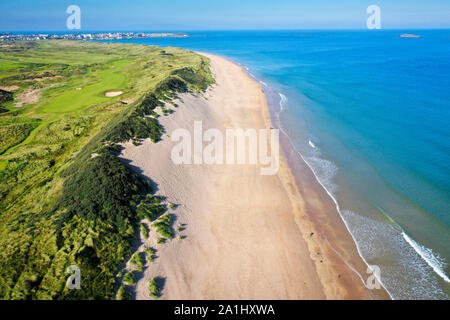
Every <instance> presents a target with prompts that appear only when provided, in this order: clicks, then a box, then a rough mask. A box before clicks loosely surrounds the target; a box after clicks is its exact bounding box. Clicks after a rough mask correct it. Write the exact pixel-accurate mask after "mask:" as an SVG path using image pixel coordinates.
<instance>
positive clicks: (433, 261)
mask: <svg viewBox="0 0 450 320" xmlns="http://www.w3.org/2000/svg"><path fill="white" fill-rule="evenodd" d="M402 236H403V238H405V240H406V242H408V243H409V245H410V246H411V247H413V248H414V250H416V252H417V253H418V254H419V256H420V257H421V258H422V259H423V260H425V262H426V263H427V264H428V265H429V266H430V267H431V268H433V270H434V272H436V273H437V274H438V275H439V276H440V277H441V278H442V279H444V280H445V281H446V282H450V279H449V278H448V276H447V275H446V274H445V271H444V269H445V265H446V264H445V261H444V260H443V259H442V258H441V257H440V256H439V255H438V254H437V253H434V252H433V250H431V249H430V248H427V247H425V246H423V245H421V244H419V243H417V242H416V241H415V240H414V239H412V238H411V237H410V236H408V235H407V234H406V233H405V232H402Z"/></svg>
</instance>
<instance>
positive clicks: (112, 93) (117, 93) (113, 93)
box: [105, 91, 123, 98]
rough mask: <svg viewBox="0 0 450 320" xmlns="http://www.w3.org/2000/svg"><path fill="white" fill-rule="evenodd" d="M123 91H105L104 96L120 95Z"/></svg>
mask: <svg viewBox="0 0 450 320" xmlns="http://www.w3.org/2000/svg"><path fill="white" fill-rule="evenodd" d="M122 93H123V91H109V92H107V93H105V97H109V98H111V97H117V96H120V95H121V94H122Z"/></svg>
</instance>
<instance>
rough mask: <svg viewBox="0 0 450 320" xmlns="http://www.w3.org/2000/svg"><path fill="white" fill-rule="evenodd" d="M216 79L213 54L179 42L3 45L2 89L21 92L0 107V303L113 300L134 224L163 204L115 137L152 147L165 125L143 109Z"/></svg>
mask: <svg viewBox="0 0 450 320" xmlns="http://www.w3.org/2000/svg"><path fill="white" fill-rule="evenodd" d="M212 82H213V79H212V76H211V74H210V71H209V62H208V60H207V59H206V58H204V57H202V56H199V55H197V54H195V53H193V52H189V51H185V50H181V49H178V48H165V49H164V50H163V49H161V48H159V47H154V46H139V45H125V44H111V43H97V42H70V41H39V42H16V43H14V44H8V45H7V46H6V45H0V87H11V86H16V87H18V88H19V89H17V90H16V91H14V92H13V94H12V97H13V101H8V102H7V103H6V104H5V105H4V106H2V107H3V108H5V109H6V110H5V112H2V113H0V141H1V143H0V182H1V183H0V247H1V248H2V250H1V251H0V298H1V299H113V298H114V297H115V293H116V292H117V289H118V285H117V283H116V278H115V276H114V275H115V273H116V271H117V268H118V266H119V265H120V264H123V263H124V262H125V261H127V260H128V259H129V257H130V255H131V242H132V241H133V239H134V238H135V236H136V233H137V232H136V231H137V230H138V229H139V224H138V221H139V220H141V219H142V217H148V218H151V219H152V220H153V219H155V218H156V217H157V216H159V215H161V214H162V213H163V209H164V208H163V207H162V205H160V204H159V201H157V199H156V197H154V196H152V192H153V190H152V187H151V183H150V181H148V180H146V179H144V178H143V177H141V176H140V175H138V174H136V173H134V172H133V171H132V170H131V169H130V168H129V167H128V166H127V165H126V164H124V163H123V162H121V161H119V160H118V158H117V157H116V153H117V151H118V150H119V147H118V145H117V144H116V143H118V142H122V141H126V140H130V139H131V140H133V141H136V142H137V141H138V140H140V139H147V138H150V139H152V140H153V141H154V142H157V141H158V140H159V139H160V137H161V134H162V133H163V132H164V129H163V128H162V127H161V125H160V124H159V123H158V120H157V119H156V118H153V117H148V116H147V115H149V114H152V112H154V110H155V108H157V107H162V106H163V104H164V101H168V100H170V98H171V97H173V96H174V95H175V94H176V92H185V91H194V92H199V91H202V90H204V89H206V88H207V87H208V85H210V84H211V83H212ZM116 90H117V91H118V90H120V91H122V92H123V94H122V95H120V96H118V97H106V96H105V92H107V91H116ZM30 97H32V98H33V99H29V98H30ZM18 103H20V105H21V106H22V107H17V106H18V105H19V104H18ZM140 207H142V208H141V209H139V208H140ZM138 264H139V263H138ZM70 265H78V266H79V267H80V269H81V290H68V289H67V288H66V286H65V282H66V279H67V277H68V276H69V275H68V274H67V273H66V269H67V267H68V266H70ZM130 277H131V276H130V275H128V276H127V279H124V281H125V282H126V280H132V279H128V278H130ZM119 295H120V296H122V297H123V296H127V294H126V292H124V291H123V289H122V292H119Z"/></svg>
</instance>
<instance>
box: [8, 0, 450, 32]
mask: <svg viewBox="0 0 450 320" xmlns="http://www.w3.org/2000/svg"><path fill="white" fill-rule="evenodd" d="M71 4H75V5H78V6H79V7H80V8H81V13H82V30H187V31H189V30H211V29H212V30H217V29H362V28H365V26H366V19H367V14H366V8H367V7H368V6H369V5H372V4H376V5H378V6H379V7H380V8H381V14H382V15H381V18H382V20H381V22H382V27H383V29H392V28H404V29H407V28H411V29H414V28H450V1H449V0H381V1H380V0H308V1H306V0H223V1H218V0H159V1H158V0H71V1H66V0H1V2H0V14H1V19H0V30H2V31H25V30H28V31H37V30H42V31H43V30H45V31H56V30H61V31H63V30H65V26H66V19H67V16H68V15H67V14H66V8H67V7H68V6H69V5H71Z"/></svg>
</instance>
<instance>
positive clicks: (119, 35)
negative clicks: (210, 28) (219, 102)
mask: <svg viewBox="0 0 450 320" xmlns="http://www.w3.org/2000/svg"><path fill="white" fill-rule="evenodd" d="M184 37H189V35H188V34H186V33H168V32H163V33H161V32H160V33H144V32H136V33H135V32H102V33H68V34H49V33H38V34H12V33H1V34H0V41H18V40H28V41H35V40H58V39H59V40H121V39H149V38H184Z"/></svg>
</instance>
